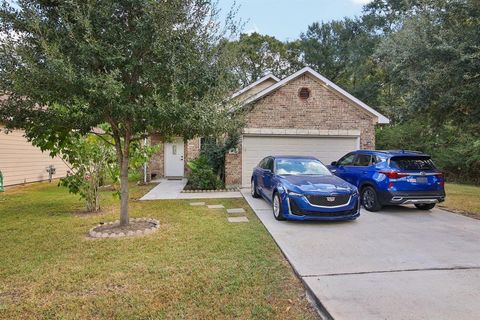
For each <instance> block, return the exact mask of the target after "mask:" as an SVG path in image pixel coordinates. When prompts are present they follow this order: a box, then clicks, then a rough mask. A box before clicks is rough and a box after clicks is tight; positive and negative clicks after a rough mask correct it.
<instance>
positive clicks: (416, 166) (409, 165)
mask: <svg viewBox="0 0 480 320" xmlns="http://www.w3.org/2000/svg"><path fill="white" fill-rule="evenodd" d="M390 164H391V165H392V166H394V167H397V168H398V169H400V170H433V169H435V165H434V164H433V161H432V159H430V157H392V158H391V159H390Z"/></svg>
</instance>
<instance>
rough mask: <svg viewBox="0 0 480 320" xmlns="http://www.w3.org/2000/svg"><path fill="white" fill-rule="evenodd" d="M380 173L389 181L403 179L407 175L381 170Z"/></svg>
mask: <svg viewBox="0 0 480 320" xmlns="http://www.w3.org/2000/svg"><path fill="white" fill-rule="evenodd" d="M380 173H383V174H384V175H386V176H387V178H389V179H399V178H402V177H405V176H408V175H409V174H408V173H404V172H398V171H395V170H382V171H380Z"/></svg>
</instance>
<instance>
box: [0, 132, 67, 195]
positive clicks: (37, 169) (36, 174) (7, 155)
mask: <svg viewBox="0 0 480 320" xmlns="http://www.w3.org/2000/svg"><path fill="white" fill-rule="evenodd" d="M0 130H1V131H0V171H2V173H3V180H4V185H5V186H11V185H16V184H21V183H29V182H35V181H43V180H48V173H47V171H46V168H47V167H48V166H49V165H53V166H55V168H56V169H57V172H56V174H55V175H54V176H53V177H54V178H61V177H64V176H65V175H66V174H67V170H68V169H69V168H68V166H67V165H66V164H65V163H64V162H63V161H62V159H60V158H58V157H56V158H52V157H50V155H49V154H48V152H42V151H41V150H40V149H39V148H36V147H34V146H33V145H32V144H31V143H29V142H28V141H27V139H25V137H24V136H23V131H20V130H16V131H14V132H11V133H9V134H5V133H4V132H3V127H2V126H1V125H0Z"/></svg>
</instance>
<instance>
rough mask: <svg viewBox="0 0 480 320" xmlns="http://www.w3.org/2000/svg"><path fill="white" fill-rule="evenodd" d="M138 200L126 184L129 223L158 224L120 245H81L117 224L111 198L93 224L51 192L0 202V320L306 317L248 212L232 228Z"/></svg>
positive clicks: (186, 210) (201, 213) (27, 192)
mask: <svg viewBox="0 0 480 320" xmlns="http://www.w3.org/2000/svg"><path fill="white" fill-rule="evenodd" d="M146 191H147V188H146V187H138V186H134V185H132V192H131V196H132V202H131V211H130V214H131V217H150V218H155V219H158V220H160V229H159V231H158V232H157V233H155V234H152V235H149V236H143V237H133V238H120V239H88V238H87V237H86V232H87V231H88V229H89V228H91V227H92V226H93V225H95V224H97V223H100V222H104V221H114V220H116V219H117V210H118V206H117V200H115V199H114V198H113V197H112V195H111V192H105V193H104V194H103V195H102V204H103V213H101V214H94V215H86V214H82V215H81V214H74V212H79V211H81V208H82V202H80V201H79V200H78V198H77V197H76V196H74V195H70V194H68V192H67V190H66V189H64V188H59V187H57V186H56V184H53V183H52V184H48V183H42V184H35V185H30V186H26V187H21V188H17V189H14V190H7V192H5V193H3V194H0V243H1V248H0V318H3V319H19V318H22V319H29V318H30V319H34V318H42V319H45V318H47V319H53V318H62V319H72V318H75V319H79V318H80V319H105V318H117V319H145V318H149V319H171V318H196V319H207V318H208V319H213V318H235V319H237V318H257V319H267V318H275V319H310V318H315V313H314V312H313V311H312V309H311V308H310V306H309V304H308V302H307V300H306V299H305V296H304V290H303V287H302V286H301V284H300V282H299V280H298V279H297V278H296V277H295V276H294V275H293V273H292V270H291V269H290V267H289V265H288V264H287V262H286V261H285V259H284V258H283V256H282V255H281V253H280V251H279V249H278V248H277V247H276V245H275V244H274V242H273V240H272V239H271V237H270V236H269V235H268V233H267V232H266V231H265V229H264V228H263V226H262V225H261V224H260V222H259V220H258V219H257V218H256V217H255V216H254V215H253V213H252V212H251V210H247V217H248V218H249V220H250V222H249V223H245V224H232V223H228V222H227V219H226V217H227V216H226V213H225V212H224V211H223V210H209V209H207V208H206V207H192V206H190V205H189V202H190V201H188V200H187V201H181V200H178V201H147V202H140V201H137V200H136V199H138V198H139V197H140V196H141V195H142V194H144V193H145V192H146ZM207 203H209V204H213V203H215V204H216V203H219V204H223V205H225V207H244V208H248V207H247V204H246V203H245V202H244V200H243V199H233V200H215V201H213V200H212V201H210V202H208V201H207Z"/></svg>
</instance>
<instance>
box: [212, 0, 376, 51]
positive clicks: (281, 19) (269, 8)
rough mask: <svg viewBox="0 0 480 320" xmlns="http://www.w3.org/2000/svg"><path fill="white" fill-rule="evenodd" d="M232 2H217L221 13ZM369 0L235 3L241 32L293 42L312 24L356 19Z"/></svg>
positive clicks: (242, 0)
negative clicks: (240, 23)
mask: <svg viewBox="0 0 480 320" xmlns="http://www.w3.org/2000/svg"><path fill="white" fill-rule="evenodd" d="M234 1H235V0H218V5H219V8H220V9H221V10H222V13H223V14H225V12H228V11H229V10H230V8H231V6H232V5H233V3H234ZM370 1H371V0H236V4H237V5H238V6H239V7H240V8H239V11H238V14H237V18H241V19H242V21H243V22H245V26H244V28H243V32H245V33H251V32H258V33H261V34H268V35H270V36H274V37H276V38H277V39H279V40H282V41H287V40H295V39H297V38H298V37H299V36H300V33H302V32H305V31H306V30H307V27H308V25H310V24H311V23H312V22H320V21H330V20H335V19H342V18H343V17H354V16H359V15H360V14H361V13H362V6H363V5H365V4H366V3H368V2H370Z"/></svg>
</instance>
